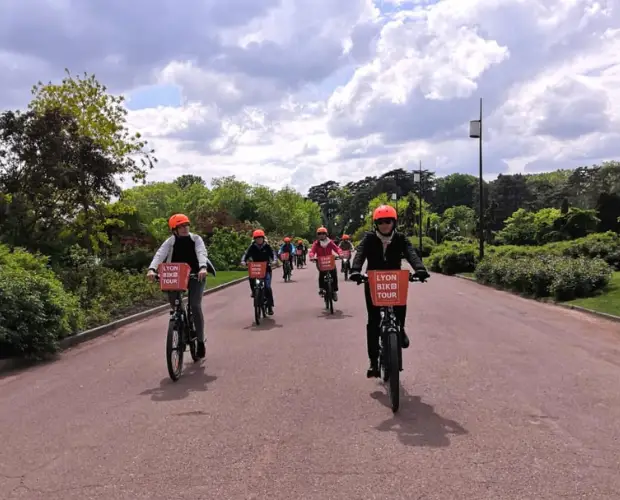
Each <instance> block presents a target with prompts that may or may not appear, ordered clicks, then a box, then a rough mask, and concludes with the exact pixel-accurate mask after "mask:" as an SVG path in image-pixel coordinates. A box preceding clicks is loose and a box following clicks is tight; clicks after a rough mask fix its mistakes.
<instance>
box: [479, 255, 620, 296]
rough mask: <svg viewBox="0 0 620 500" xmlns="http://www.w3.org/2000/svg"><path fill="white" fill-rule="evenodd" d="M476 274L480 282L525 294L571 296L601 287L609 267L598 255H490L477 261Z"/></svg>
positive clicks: (587, 294)
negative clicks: (591, 256) (594, 256)
mask: <svg viewBox="0 0 620 500" xmlns="http://www.w3.org/2000/svg"><path fill="white" fill-rule="evenodd" d="M475 275H476V279H477V280H478V281H479V282H481V283H485V284H489V285H495V286H498V287H501V288H504V289H507V290H512V291H514V292H518V293H521V294H524V295H528V296H532V297H553V298H555V299H556V300H571V299H574V298H578V297H587V296H590V295H593V294H594V293H595V292H597V291H598V290H601V289H603V288H604V287H605V286H607V284H608V283H609V281H610V279H611V275H612V270H611V268H610V266H609V265H608V264H607V263H606V262H605V261H604V260H603V259H599V258H594V259H590V258H586V257H578V258H571V257H558V256H545V257H541V258H538V259H531V258H529V257H517V258H513V257H510V256H490V257H485V258H484V259H483V260H482V262H480V264H478V267H477V268H476V271H475Z"/></svg>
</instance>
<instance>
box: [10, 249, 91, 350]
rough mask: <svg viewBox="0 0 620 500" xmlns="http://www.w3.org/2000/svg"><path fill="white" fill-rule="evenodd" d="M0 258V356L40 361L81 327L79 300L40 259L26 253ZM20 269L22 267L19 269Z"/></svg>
mask: <svg viewBox="0 0 620 500" xmlns="http://www.w3.org/2000/svg"><path fill="white" fill-rule="evenodd" d="M2 253H3V255H2V257H1V258H0V260H2V265H0V297H2V300H0V352H1V353H2V357H25V358H31V359H41V358H42V357H44V356H45V355H46V354H52V353H55V352H56V351H57V350H58V341H59V340H60V339H62V338H64V337H66V336H68V335H70V334H71V333H73V332H75V331H77V330H78V329H80V328H81V327H82V326H83V324H84V317H83V313H82V311H81V309H80V307H79V302H78V298H77V297H76V296H74V295H73V294H71V293H68V292H66V291H65V290H64V288H63V286H62V283H61V282H60V280H59V279H58V278H57V277H56V276H55V275H54V273H53V272H52V271H51V270H49V269H47V268H41V264H42V258H40V257H35V256H33V255H28V254H26V252H21V251H20V252H16V253H15V254H12V255H13V256H14V257H15V258H14V259H12V258H11V257H10V256H9V257H7V255H6V254H4V252H2ZM22 266H23V267H22Z"/></svg>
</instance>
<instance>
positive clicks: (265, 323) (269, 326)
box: [243, 318, 284, 332]
mask: <svg viewBox="0 0 620 500" xmlns="http://www.w3.org/2000/svg"><path fill="white" fill-rule="evenodd" d="M283 326H284V325H279V324H278V323H276V321H275V320H274V319H271V318H261V320H260V325H258V326H257V325H255V324H254V323H252V325H250V326H246V327H244V328H243V329H244V330H252V331H253V332H261V331H268V330H273V329H274V328H282V327H283Z"/></svg>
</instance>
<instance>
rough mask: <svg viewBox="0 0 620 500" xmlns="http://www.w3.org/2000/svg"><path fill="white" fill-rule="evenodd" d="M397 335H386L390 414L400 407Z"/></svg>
mask: <svg viewBox="0 0 620 500" xmlns="http://www.w3.org/2000/svg"><path fill="white" fill-rule="evenodd" d="M398 347H399V346H398V335H397V334H396V332H391V333H390V334H389V335H388V353H389V358H390V361H389V363H388V365H389V373H390V379H389V381H388V390H389V393H390V402H391V403H392V412H394V413H396V412H397V411H398V407H399V406H400V369H399V363H398V358H399V352H398V351H399V349H398Z"/></svg>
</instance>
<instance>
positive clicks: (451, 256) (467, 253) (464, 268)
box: [428, 242, 478, 275]
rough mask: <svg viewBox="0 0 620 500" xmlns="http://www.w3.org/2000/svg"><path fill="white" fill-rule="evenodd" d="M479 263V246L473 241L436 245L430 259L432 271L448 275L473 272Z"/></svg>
mask: <svg viewBox="0 0 620 500" xmlns="http://www.w3.org/2000/svg"><path fill="white" fill-rule="evenodd" d="M477 263H478V248H477V247H475V246H474V245H472V244H471V243H457V242H448V243H443V244H441V245H438V246H436V247H435V249H434V250H433V252H432V253H431V255H430V256H429V259H428V265H429V267H430V269H431V271H434V272H436V273H442V274H448V275H453V274H458V273H471V272H473V271H474V270H475V269H476V264H477Z"/></svg>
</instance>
